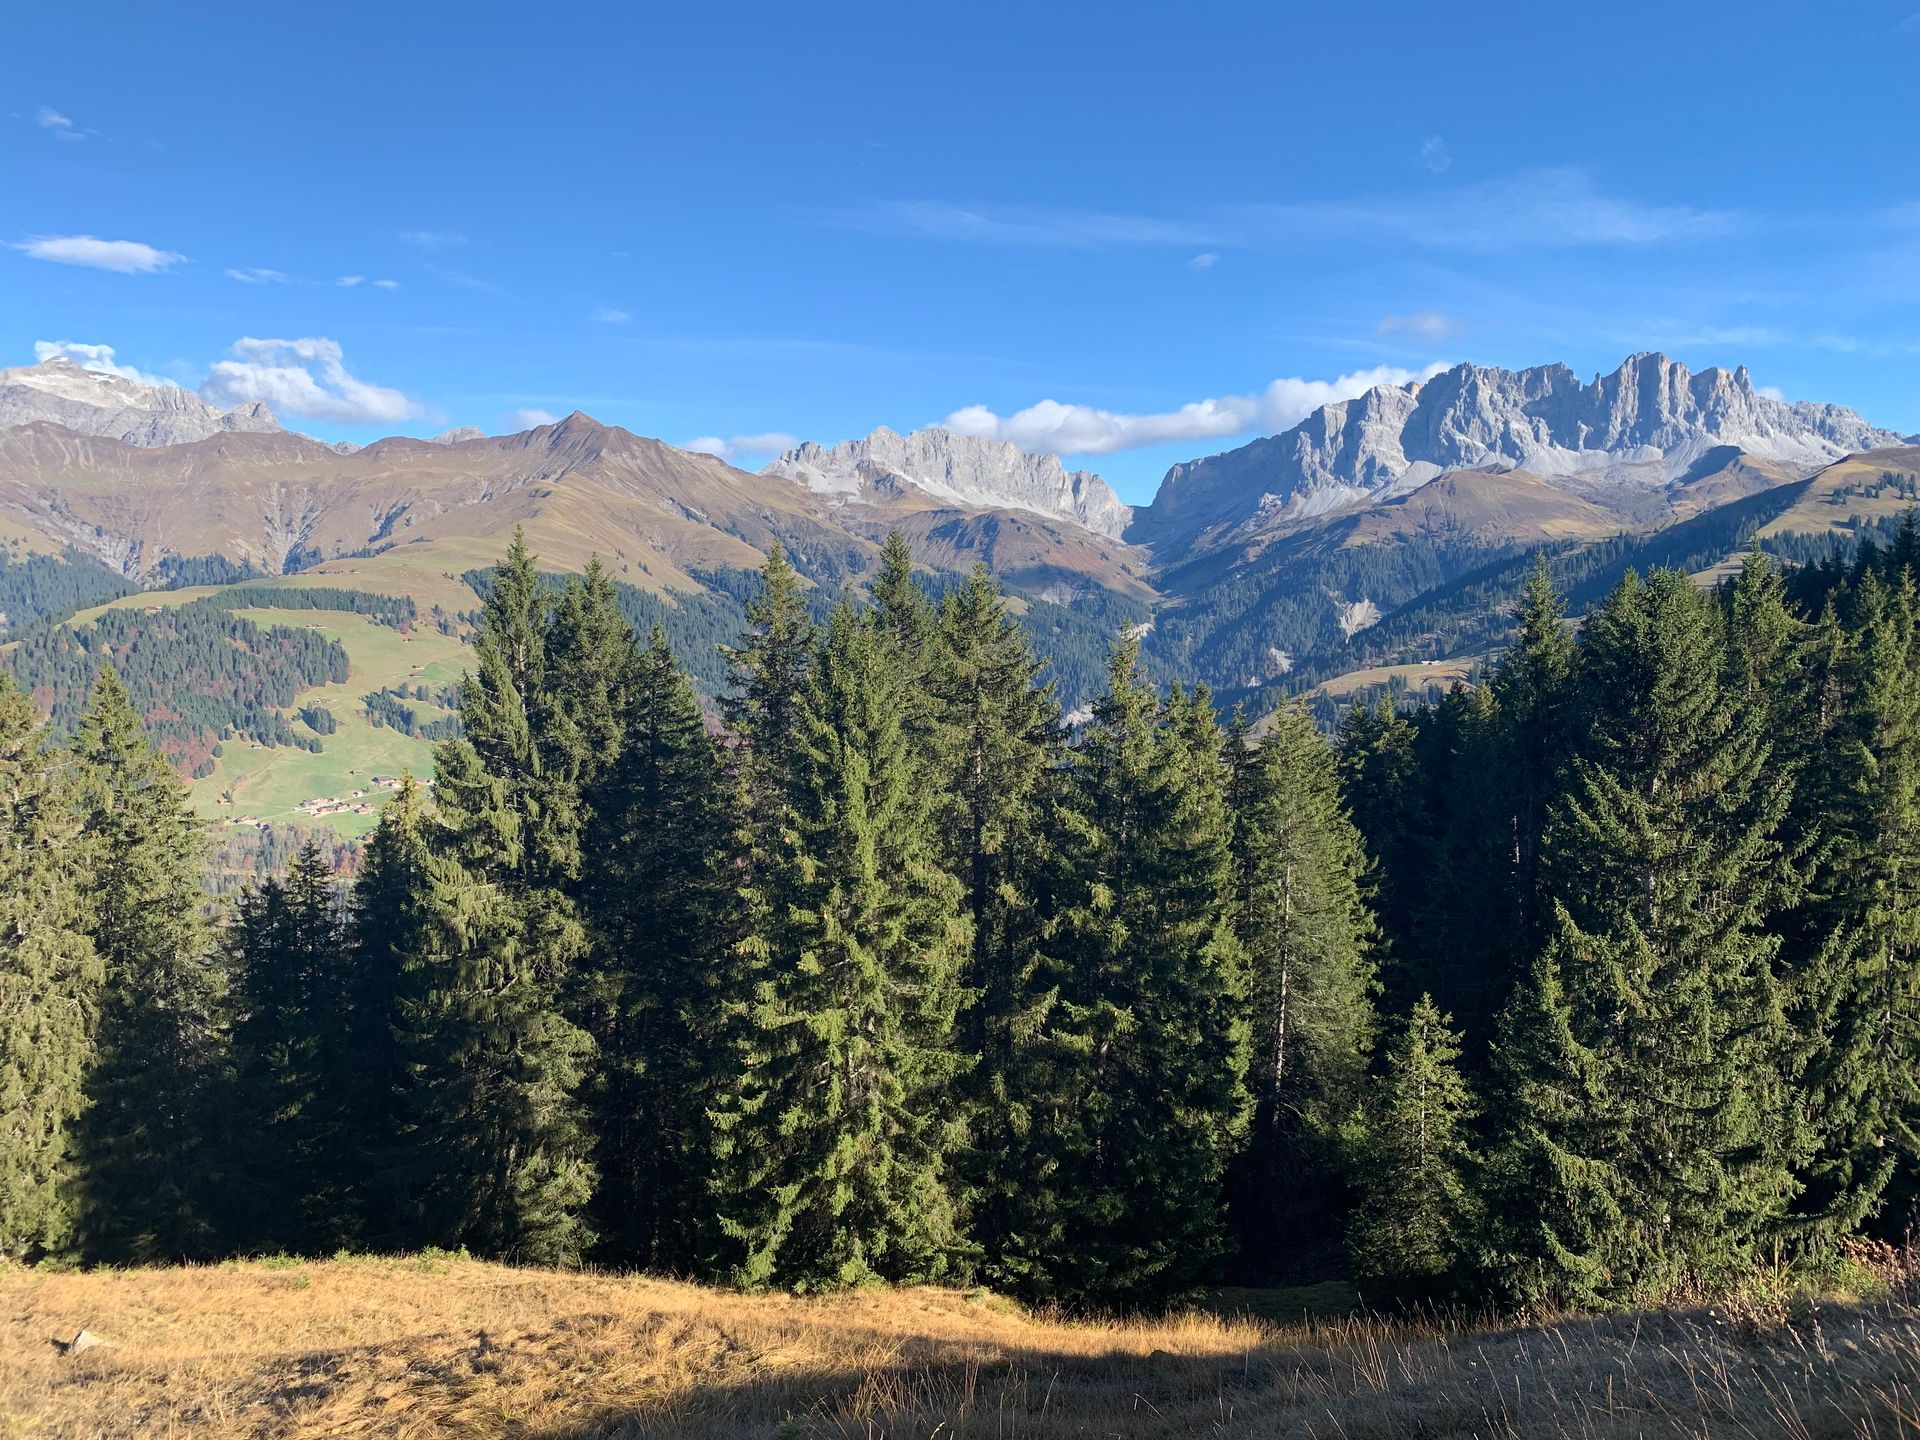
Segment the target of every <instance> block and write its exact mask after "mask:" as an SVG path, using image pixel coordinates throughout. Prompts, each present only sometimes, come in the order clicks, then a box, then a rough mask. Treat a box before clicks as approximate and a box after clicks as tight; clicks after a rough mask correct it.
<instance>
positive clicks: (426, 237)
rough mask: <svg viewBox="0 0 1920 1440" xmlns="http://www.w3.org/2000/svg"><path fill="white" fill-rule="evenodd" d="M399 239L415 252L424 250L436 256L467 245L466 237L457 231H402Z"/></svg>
mask: <svg viewBox="0 0 1920 1440" xmlns="http://www.w3.org/2000/svg"><path fill="white" fill-rule="evenodd" d="M400 239H401V240H402V242H404V243H405V244H408V245H411V246H413V248H414V249H416V250H425V251H426V252H427V253H428V254H436V253H438V252H439V251H442V250H457V249H459V248H460V247H461V246H462V245H464V244H466V243H467V237H466V236H464V235H462V234H460V232H459V231H457V230H402V231H401V232H400Z"/></svg>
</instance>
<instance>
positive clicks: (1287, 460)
mask: <svg viewBox="0 0 1920 1440" xmlns="http://www.w3.org/2000/svg"><path fill="white" fill-rule="evenodd" d="M1897 438H1898V437H1896V436H1895V435H1894V434H1893V433H1892V432H1891V431H1887V430H1881V429H1878V428H1876V427H1875V426H1872V425H1870V424H1868V423H1867V422H1866V421H1865V420H1863V419H1861V418H1860V416H1859V415H1857V414H1855V413H1854V412H1853V411H1851V410H1847V409H1844V408H1843V407H1840V406H1837V405H1816V404H1810V403H1807V402H1804V401H1802V402H1797V403H1791V404H1790V403H1788V402H1787V401H1784V400H1778V399H1775V398H1773V397H1771V396H1768V395H1763V394H1761V393H1760V392H1759V391H1757V390H1756V389H1755V388H1754V385H1753V379H1752V376H1751V375H1750V374H1749V373H1748V372H1747V369H1746V367H1745V366H1741V367H1739V368H1737V369H1734V370H1725V369H1721V368H1718V367H1714V368H1711V369H1706V370H1702V371H1700V372H1699V373H1698V374H1695V373H1693V372H1690V371H1689V370H1688V369H1687V367H1686V366H1685V365H1682V364H1681V363H1680V362H1679V361H1677V360H1674V359H1673V358H1671V357H1670V356H1667V355H1662V354H1659V353H1657V352H1651V351H1648V352H1642V353H1640V354H1637V355H1631V356H1629V357H1627V359H1626V360H1625V361H1623V362H1622V363H1621V364H1620V366H1619V367H1618V368H1617V369H1615V370H1613V371H1611V372H1610V373H1607V374H1603V375H1596V376H1595V377H1594V378H1593V380H1592V381H1591V382H1589V383H1585V384H1583V383H1582V382H1581V381H1580V379H1579V377H1578V376H1576V375H1575V374H1574V372H1573V371H1572V370H1571V369H1569V368H1568V367H1567V366H1565V365H1541V366H1536V367H1534V368H1532V369H1527V370H1504V369H1499V368H1497V367H1482V366H1477V365H1456V366H1454V367H1453V368H1452V369H1451V370H1445V371H1442V372H1441V373H1440V374H1438V375H1435V376H1433V377H1432V378H1431V379H1429V380H1426V381H1424V382H1414V383H1411V384H1407V385H1401V386H1380V387H1378V388H1376V389H1374V390H1370V391H1368V392H1367V393H1366V394H1364V395H1361V396H1359V397H1358V398H1356V399H1353V400H1343V401H1337V402H1335V403H1333V404H1330V405H1324V406H1322V407H1321V408H1320V409H1318V410H1316V411H1315V412H1314V413H1313V414H1312V415H1309V416H1308V417H1307V418H1306V419H1305V420H1303V421H1301V422H1300V424H1298V425H1296V426H1294V427H1293V429H1291V430H1288V431H1285V432H1284V433H1282V434H1279V435H1274V436H1269V437H1267V438H1265V439H1261V440H1255V441H1253V442H1251V443H1250V444H1247V445H1243V446H1241V447H1240V448H1239V449H1237V450H1230V451H1228V452H1226V453H1225V454H1222V455H1214V456H1210V457H1208V458H1206V459H1203V460H1195V461H1190V462H1188V463H1186V464H1184V465H1176V466H1174V467H1173V469H1171V470H1169V471H1168V472H1167V476H1166V479H1165V480H1164V481H1163V482H1162V483H1161V487H1160V492H1159V494H1158V495H1156V496H1155V497H1154V502H1153V505H1152V507H1151V508H1150V509H1149V510H1147V511H1146V512H1145V513H1144V514H1143V515H1142V516H1141V519H1140V529H1141V530H1142V532H1144V533H1143V538H1152V539H1156V540H1160V541H1166V540H1174V541H1178V540H1180V539H1182V538H1190V537H1191V536H1193V535H1196V534H1198V533H1199V532H1200V531H1202V530H1204V529H1206V528H1208V527H1210V526H1215V525H1220V524H1232V523H1235V522H1236V521H1238V520H1241V519H1245V518H1249V517H1252V516H1256V515H1262V516H1266V517H1269V518H1271V517H1275V516H1279V517H1300V518H1304V517H1309V516H1313V515H1318V514H1325V513H1326V512H1328V511H1330V510H1336V509H1340V508H1342V507H1344V506H1349V505H1353V504H1357V503H1361V502H1366V501H1370V500H1378V499H1384V498H1388V497H1390V496H1392V495H1396V494H1404V493H1406V491H1408V490H1409V489H1411V488H1413V487H1414V486H1417V485H1420V484H1424V483H1425V482H1426V481H1428V480H1430V479H1432V478H1433V477H1434V476H1436V475H1439V474H1442V473H1444V472H1446V471H1448V470H1458V469H1470V468H1480V467H1488V466H1494V467H1500V466H1506V467H1514V468H1521V469H1525V470H1528V471H1531V472H1533V473H1534V474H1536V475H1539V476H1542V477H1544V478H1545V479H1547V480H1548V481H1549V483H1557V484H1563V485H1564V484H1568V483H1573V482H1575V481H1577V483H1578V484H1579V485H1581V486H1590V485H1594V484H1602V485H1604V484H1640V485H1661V484H1666V483H1668V482H1671V481H1673V480H1676V479H1678V478H1679V477H1680V476H1681V475H1683V474H1684V473H1686V471H1687V470H1688V469H1689V468H1690V467H1691V466H1692V465H1693V464H1694V463H1695V462H1696V461H1698V460H1699V458H1700V457H1701V456H1702V455H1704V454H1705V453H1707V452H1708V451H1709V450H1713V449H1715V448H1718V447H1723V446H1731V447H1733V448H1734V449H1735V450H1737V451H1740V452H1742V453H1745V454H1748V455H1753V456H1757V457H1759V458H1761V459H1765V460H1771V461H1776V462H1780V463H1783V464H1787V465H1791V466H1797V467H1801V468H1804V469H1806V470H1808V471H1811V470H1812V469H1814V468H1816V467H1818V466H1821V465H1825V464H1828V463H1830V462H1832V461H1834V460H1837V459H1839V458H1840V457H1841V456H1842V455H1845V454H1848V453H1851V452H1853V451H1857V450H1868V449H1873V448H1875V447H1878V446H1882V445H1890V444H1895V443H1897Z"/></svg>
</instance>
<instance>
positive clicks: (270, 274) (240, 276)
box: [227, 266, 300, 285]
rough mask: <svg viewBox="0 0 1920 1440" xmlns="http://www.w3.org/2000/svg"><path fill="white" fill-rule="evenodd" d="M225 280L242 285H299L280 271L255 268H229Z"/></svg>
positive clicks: (291, 277)
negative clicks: (236, 281)
mask: <svg viewBox="0 0 1920 1440" xmlns="http://www.w3.org/2000/svg"><path fill="white" fill-rule="evenodd" d="M227 278H228V279H229V280H238V281H239V282H240V283H241V284H242V285H295V284H298V283H300V282H298V281H296V280H295V279H294V278H293V276H291V275H288V274H285V273H283V272H282V271H279V270H267V269H264V268H261V267H257V266H255V267H249V268H245V269H238V270H236V269H233V268H231V267H229V268H228V270H227Z"/></svg>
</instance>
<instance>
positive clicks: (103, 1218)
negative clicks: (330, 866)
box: [73, 669, 233, 1264]
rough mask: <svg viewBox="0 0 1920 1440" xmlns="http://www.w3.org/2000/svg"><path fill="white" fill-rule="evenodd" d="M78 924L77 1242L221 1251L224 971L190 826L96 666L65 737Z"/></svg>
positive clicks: (107, 1257)
mask: <svg viewBox="0 0 1920 1440" xmlns="http://www.w3.org/2000/svg"><path fill="white" fill-rule="evenodd" d="M73 755H74V759H75V761H76V763H77V767H78V770H79V799H80V806H81V816H82V825H83V829H84V837H85V853H86V862H87V876H88V885H87V889H88V894H89V897H90V898H89V902H88V905H87V928H88V930H89V932H90V933H91V935H92V937H93V944H94V949H95V950H96V952H97V953H98V954H99V957H100V961H101V964H102V965H103V967H104V999H103V1003H102V1006H101V1014H100V1028H99V1035H98V1057H97V1061H96V1064H95V1068H94V1070H93V1073H92V1075H91V1077H90V1078H89V1081H88V1086H87V1089H88V1095H89V1099H90V1105H89V1107H88V1111H87V1114H86V1117H85V1120H84V1121H83V1123H82V1124H81V1126H80V1129H79V1132H78V1133H79V1155H80V1161H81V1186H80V1194H81V1198H82V1214H81V1240H82V1249H83V1250H84V1251H85V1253H86V1254H87V1255H88V1256H89V1257H90V1258H92V1259H95V1260H103V1261H108V1262H111V1263H116V1264H127V1263H157V1262H164V1261H179V1260H198V1259H206V1258H208V1257H209V1256H211V1255H213V1254H214V1253H216V1252H217V1250H218V1249H219V1246H220V1234H219V1227H220V1225H221V1224H222V1222H223V1221H229V1222H230V1221H231V1220H232V1219H233V1217H232V1216H231V1215H230V1214H227V1215H223V1214H222V1213H221V1198H220V1197H221V1194H222V1191H223V1189H224V1188H225V1187H224V1186H223V1185H222V1183H221V1181H222V1176H223V1171H224V1170H225V1164H224V1157H223V1156H222V1155H221V1153H220V1143H219V1142H220V1138H221V1137H220V1107H221V1106H223V1105H224V1104H225V1103H226V1102H227V1100H228V1098H229V1097H228V1094H227V1092H226V1088H225V1083H226V1074H225V1070H226V1050H227V1039H228V1036H227V1017H226V1008H225V1001H226V995H225V990H226V985H225V977H224V976H223V974H222V973H221V969H220V966H219V964H218V962H217V960H216V958H215V956H214V954H213V938H212V935H211V934H210V932H209V929H208V926H207V923H206V920H205V919H204V917H203V914H202V911H203V907H204V905H205V903H206V895H205V891H204V882H203V879H202V875H201V864H202V841H201V834H200V824H199V822H198V821H197V820H195V819H194V817H193V814H192V811H191V810H190V809H189V808H188V805H187V795H186V789H185V787H184V786H182V785H181V784H180V782H179V780H178V779H177V778H176V777H175V775H174V773H173V769H172V767H171V766H170V765H168V764H167V762H166V760H165V758H164V757H162V756H161V755H160V753H159V752H158V751H157V750H156V749H155V748H154V747H153V745H152V743H151V742H150V741H149V740H148V739H147V736H146V733H145V731H144V730H143V729H142V728H141V725H140V718H139V716H137V715H136V714H135V713H134V710H133V704H132V702H131V700H130V699H129V697H128V694H127V689H126V687H125V686H124V685H123V684H121V683H120V677H119V675H118V674H117V673H116V672H114V671H113V670H111V669H109V670H107V671H106V672H104V673H103V674H102V675H101V677H100V679H99V681H98V682H97V683H96V685H95V686H94V693H93V700H92V703H91V705H90V706H89V707H88V709H87V712H86V714H85V715H83V716H82V717H81V719H80V724H79V726H78V728H77V730H76V733H75V735H74V739H73Z"/></svg>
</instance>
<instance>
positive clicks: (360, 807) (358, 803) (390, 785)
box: [220, 770, 433, 829]
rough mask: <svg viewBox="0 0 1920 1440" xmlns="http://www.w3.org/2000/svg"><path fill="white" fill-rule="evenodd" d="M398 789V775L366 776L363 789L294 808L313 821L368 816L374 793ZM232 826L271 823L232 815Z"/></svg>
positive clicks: (226, 798)
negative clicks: (332, 816) (330, 817)
mask: <svg viewBox="0 0 1920 1440" xmlns="http://www.w3.org/2000/svg"><path fill="white" fill-rule="evenodd" d="M347 773H348V774H350V775H358V774H359V773H360V772H359V771H358V770H350V771H348V772H347ZM420 783H421V784H423V785H432V784H433V782H432V781H431V780H423V781H421V782H420ZM399 788H400V777H399V776H398V775H370V776H368V777H367V783H366V786H365V787H364V788H361V789H355V790H349V791H348V792H347V793H346V794H345V795H343V796H342V795H316V796H314V797H313V798H312V799H310V800H302V801H301V802H300V803H299V804H298V805H296V806H295V807H294V808H295V809H296V810H298V811H299V812H300V813H301V814H302V815H306V816H309V817H311V818H313V819H316V820H317V819H319V818H320V817H322V816H325V815H371V814H373V812H374V810H375V808H376V807H377V806H378V805H379V803H380V797H379V796H378V795H377V794H376V793H375V792H376V791H380V790H398V789H399ZM220 803H221V804H222V805H231V804H232V803H233V796H232V795H231V794H227V795H222V796H221V797H220ZM232 823H233V824H235V825H253V826H257V827H260V828H262V829H264V828H265V827H266V826H268V825H270V824H272V823H273V822H272V821H270V820H265V819H262V818H261V817H260V816H258V815H235V816H234V817H233V820H232Z"/></svg>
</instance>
